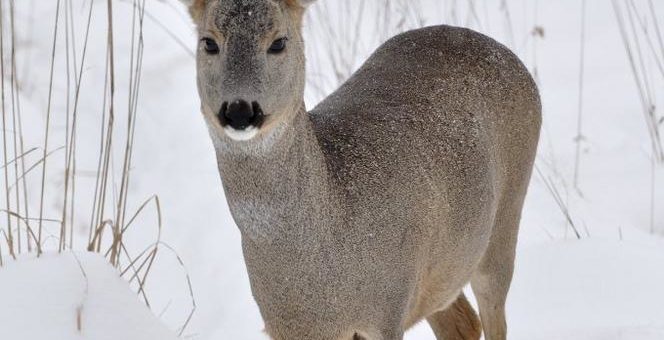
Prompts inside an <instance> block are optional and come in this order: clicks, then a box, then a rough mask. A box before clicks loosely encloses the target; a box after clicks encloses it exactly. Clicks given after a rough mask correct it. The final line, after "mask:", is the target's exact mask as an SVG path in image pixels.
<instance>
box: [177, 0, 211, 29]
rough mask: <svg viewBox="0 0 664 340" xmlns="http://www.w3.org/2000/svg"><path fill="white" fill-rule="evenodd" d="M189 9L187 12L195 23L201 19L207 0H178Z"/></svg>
mask: <svg viewBox="0 0 664 340" xmlns="http://www.w3.org/2000/svg"><path fill="white" fill-rule="evenodd" d="M180 2H181V3H183V4H184V5H185V6H187V8H188V9H189V14H191V18H192V19H193V20H194V22H195V23H196V24H198V23H199V22H200V21H201V18H202V17H203V12H204V11H205V4H206V2H207V0H180Z"/></svg>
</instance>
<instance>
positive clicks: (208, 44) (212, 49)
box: [201, 38, 219, 54]
mask: <svg viewBox="0 0 664 340" xmlns="http://www.w3.org/2000/svg"><path fill="white" fill-rule="evenodd" d="M201 41H202V42H203V48H204V49H205V52H207V54H218V53H219V45H217V43H216V42H215V41H214V40H212V39H210V38H203V39H201Z"/></svg>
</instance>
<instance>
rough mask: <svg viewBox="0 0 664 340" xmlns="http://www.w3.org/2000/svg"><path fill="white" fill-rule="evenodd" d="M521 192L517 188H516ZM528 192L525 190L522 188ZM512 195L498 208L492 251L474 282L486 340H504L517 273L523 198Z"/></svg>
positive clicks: (488, 252) (481, 265)
mask: <svg viewBox="0 0 664 340" xmlns="http://www.w3.org/2000/svg"><path fill="white" fill-rule="evenodd" d="M516 187H517V188H518V186H516ZM521 190H523V192H525V188H521ZM519 191H520V190H518V189H517V191H516V192H510V193H509V194H508V195H506V197H509V199H503V200H502V202H501V203H500V205H499V209H498V213H497V215H496V221H495V224H494V228H493V231H492V235H491V239H490V241H489V247H488V248H487V250H486V253H485V254H484V255H483V257H482V260H481V261H480V263H479V266H478V268H477V269H476V270H475V273H474V274H473V277H472V278H471V282H470V283H471V287H472V288H473V293H474V294H475V297H476V299H477V304H478V306H479V310H480V319H481V320H482V327H483V329H484V337H485V339H486V340H505V339H506V338H507V323H506V320H505V302H506V300H507V293H508V291H509V288H510V284H511V282H512V273H513V272H514V255H515V250H516V242H517V234H518V232H519V221H520V219H521V208H522V205H523V194H520V193H519Z"/></svg>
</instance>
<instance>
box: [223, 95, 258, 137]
mask: <svg viewBox="0 0 664 340" xmlns="http://www.w3.org/2000/svg"><path fill="white" fill-rule="evenodd" d="M263 118H264V115H263V110H262V109H261V106H260V105H259V104H258V102H252V103H251V105H249V103H247V102H246V101H244V100H236V101H233V102H231V103H230V104H229V103H228V102H224V103H223V104H222V105H221V111H220V112H219V119H220V121H221V125H222V126H227V125H230V127H232V128H233V129H236V130H244V129H246V128H248V127H250V126H254V127H260V125H261V124H262V123H263Z"/></svg>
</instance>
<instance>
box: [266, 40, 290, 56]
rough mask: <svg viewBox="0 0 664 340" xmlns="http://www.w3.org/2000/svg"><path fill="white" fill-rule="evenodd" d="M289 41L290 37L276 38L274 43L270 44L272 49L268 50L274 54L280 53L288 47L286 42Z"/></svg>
mask: <svg viewBox="0 0 664 340" xmlns="http://www.w3.org/2000/svg"><path fill="white" fill-rule="evenodd" d="M287 41H288V38H281V39H277V40H275V41H274V42H273V43H272V45H270V49H269V50H268V53H272V54H278V53H281V52H283V51H284V49H285V48H286V42H287Z"/></svg>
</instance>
